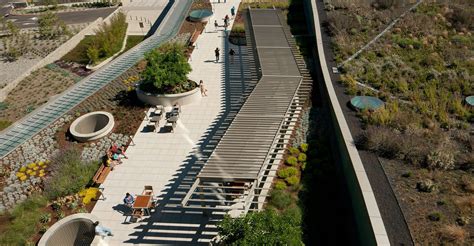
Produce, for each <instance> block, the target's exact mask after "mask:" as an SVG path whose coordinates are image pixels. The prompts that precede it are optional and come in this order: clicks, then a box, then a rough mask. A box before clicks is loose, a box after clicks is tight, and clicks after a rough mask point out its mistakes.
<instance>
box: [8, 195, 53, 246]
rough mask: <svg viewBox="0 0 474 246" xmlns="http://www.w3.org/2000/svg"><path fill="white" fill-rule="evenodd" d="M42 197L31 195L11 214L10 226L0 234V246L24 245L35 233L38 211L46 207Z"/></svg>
mask: <svg viewBox="0 0 474 246" xmlns="http://www.w3.org/2000/svg"><path fill="white" fill-rule="evenodd" d="M46 203H47V199H46V197H44V196H39V195H32V196H30V197H29V198H28V199H27V200H25V201H24V202H22V203H20V204H18V205H17V206H16V207H15V208H14V209H13V211H12V212H11V224H10V225H9V226H8V227H7V228H6V230H5V231H3V232H2V233H1V234H0V245H24V244H26V242H27V241H28V240H29V239H30V238H31V236H32V235H33V234H34V233H35V227H34V226H32V225H36V224H37V223H38V222H39V221H40V217H41V212H40V210H41V209H42V208H44V206H46Z"/></svg>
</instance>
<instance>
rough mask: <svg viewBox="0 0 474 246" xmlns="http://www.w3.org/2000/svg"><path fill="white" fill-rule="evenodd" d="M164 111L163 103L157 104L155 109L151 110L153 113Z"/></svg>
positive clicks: (157, 113)
mask: <svg viewBox="0 0 474 246" xmlns="http://www.w3.org/2000/svg"><path fill="white" fill-rule="evenodd" d="M164 111H165V109H164V107H163V105H157V106H156V107H155V110H154V112H153V114H154V115H163V112H164Z"/></svg>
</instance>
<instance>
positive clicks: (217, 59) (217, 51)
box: [214, 48, 220, 62]
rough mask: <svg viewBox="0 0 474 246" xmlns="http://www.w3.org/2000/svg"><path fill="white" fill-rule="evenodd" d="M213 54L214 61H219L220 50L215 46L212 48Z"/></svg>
mask: <svg viewBox="0 0 474 246" xmlns="http://www.w3.org/2000/svg"><path fill="white" fill-rule="evenodd" d="M214 54H215V55H216V62H219V56H220V50H219V48H216V49H215V50H214Z"/></svg>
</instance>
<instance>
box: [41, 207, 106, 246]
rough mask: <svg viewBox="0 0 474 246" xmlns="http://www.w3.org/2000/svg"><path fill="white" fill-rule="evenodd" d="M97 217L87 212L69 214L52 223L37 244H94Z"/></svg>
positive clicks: (52, 245)
mask: <svg viewBox="0 0 474 246" xmlns="http://www.w3.org/2000/svg"><path fill="white" fill-rule="evenodd" d="M97 220H98V219H97V217H95V216H93V215H92V214H88V213H79V214H73V215H70V216H68V217H66V218H64V219H62V220H60V221H58V222H56V223H55V224H54V225H52V226H51V227H50V228H49V229H48V230H47V231H46V233H45V234H44V235H43V236H42V237H41V239H40V241H39V242H38V246H63V245H94V243H93V241H94V238H95V237H96V236H95V228H94V225H93V223H94V222H95V221H97Z"/></svg>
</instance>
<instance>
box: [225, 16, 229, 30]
mask: <svg viewBox="0 0 474 246" xmlns="http://www.w3.org/2000/svg"><path fill="white" fill-rule="evenodd" d="M228 26H229V15H225V17H224V29H225V30H226V31H227V27H228Z"/></svg>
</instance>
